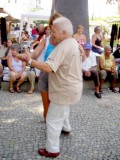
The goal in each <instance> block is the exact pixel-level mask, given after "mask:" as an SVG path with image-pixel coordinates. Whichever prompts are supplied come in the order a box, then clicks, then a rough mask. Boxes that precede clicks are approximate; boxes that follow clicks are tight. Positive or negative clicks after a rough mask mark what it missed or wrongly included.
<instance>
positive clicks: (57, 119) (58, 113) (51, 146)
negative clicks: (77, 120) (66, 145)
mask: <svg viewBox="0 0 120 160" xmlns="http://www.w3.org/2000/svg"><path fill="white" fill-rule="evenodd" d="M69 112H70V106H68V105H57V104H54V103H52V102H50V106H49V108H48V113H47V117H46V126H47V139H46V150H47V151H48V152H51V153H57V152H59V151H60V149H59V138H60V134H61V131H62V130H64V131H68V132H69V131H71V126H70V123H69Z"/></svg>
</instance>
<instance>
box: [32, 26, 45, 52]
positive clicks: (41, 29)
mask: <svg viewBox="0 0 120 160" xmlns="http://www.w3.org/2000/svg"><path fill="white" fill-rule="evenodd" d="M36 31H37V34H38V37H37V38H36V39H35V40H34V41H33V42H32V44H31V47H32V48H33V49H35V48H36V47H37V46H38V44H39V43H40V41H41V39H42V37H43V35H44V34H45V32H44V24H40V25H39V26H38V28H36Z"/></svg>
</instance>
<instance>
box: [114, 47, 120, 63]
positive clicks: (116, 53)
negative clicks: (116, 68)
mask: <svg viewBox="0 0 120 160" xmlns="http://www.w3.org/2000/svg"><path fill="white" fill-rule="evenodd" d="M113 56H114V58H115V62H116V63H117V64H120V47H118V48H117V49H116V50H115V51H114V52H113Z"/></svg>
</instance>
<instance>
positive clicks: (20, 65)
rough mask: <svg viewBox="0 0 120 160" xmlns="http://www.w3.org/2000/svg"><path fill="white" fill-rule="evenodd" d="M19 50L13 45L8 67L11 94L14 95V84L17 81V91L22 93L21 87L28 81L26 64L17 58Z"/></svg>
mask: <svg viewBox="0 0 120 160" xmlns="http://www.w3.org/2000/svg"><path fill="white" fill-rule="evenodd" d="M18 52H19V49H18V47H17V46H15V45H12V46H11V56H9V57H8V60H7V62H8V67H9V69H10V73H9V74H10V86H9V91H10V92H11V93H14V88H13V84H14V82H15V81H16V80H17V81H18V82H17V85H16V91H17V92H18V93H20V92H21V89H20V85H21V84H22V83H23V82H24V81H25V79H26V76H27V74H26V72H25V68H26V62H22V61H21V60H19V59H18V58H17V56H16V54H18Z"/></svg>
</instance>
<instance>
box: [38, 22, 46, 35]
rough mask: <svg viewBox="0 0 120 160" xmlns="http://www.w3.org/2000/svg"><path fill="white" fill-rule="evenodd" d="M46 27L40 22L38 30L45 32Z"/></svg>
mask: <svg viewBox="0 0 120 160" xmlns="http://www.w3.org/2000/svg"><path fill="white" fill-rule="evenodd" d="M44 29H45V27H44V24H40V25H39V26H38V31H39V33H42V32H44Z"/></svg>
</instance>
